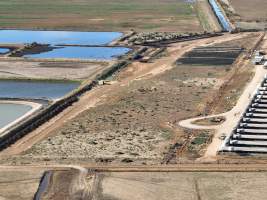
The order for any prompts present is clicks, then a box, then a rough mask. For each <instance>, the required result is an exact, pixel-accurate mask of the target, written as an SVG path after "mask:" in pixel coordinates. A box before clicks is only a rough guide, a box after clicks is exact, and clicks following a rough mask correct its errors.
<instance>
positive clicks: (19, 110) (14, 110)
mask: <svg viewBox="0 0 267 200" xmlns="http://www.w3.org/2000/svg"><path fill="white" fill-rule="evenodd" d="M31 109H32V107H31V106H29V105H23V104H12V103H0V129H1V128H3V127H4V126H6V125H8V124H9V123H11V122H13V121H15V120H16V119H18V118H20V117H22V116H23V115H25V114H26V113H27V112H29V111H30V110H31Z"/></svg>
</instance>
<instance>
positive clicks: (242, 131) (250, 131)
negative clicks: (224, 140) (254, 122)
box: [236, 129, 267, 135]
mask: <svg viewBox="0 0 267 200" xmlns="http://www.w3.org/2000/svg"><path fill="white" fill-rule="evenodd" d="M236 132H237V133H240V134H250V135H253V134H262V135H265V134H266V135H267V130H265V129H237V130H236Z"/></svg>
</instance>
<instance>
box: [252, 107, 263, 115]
mask: <svg viewBox="0 0 267 200" xmlns="http://www.w3.org/2000/svg"><path fill="white" fill-rule="evenodd" d="M249 112H253V113H266V114H267V109H261V108H250V109H249Z"/></svg>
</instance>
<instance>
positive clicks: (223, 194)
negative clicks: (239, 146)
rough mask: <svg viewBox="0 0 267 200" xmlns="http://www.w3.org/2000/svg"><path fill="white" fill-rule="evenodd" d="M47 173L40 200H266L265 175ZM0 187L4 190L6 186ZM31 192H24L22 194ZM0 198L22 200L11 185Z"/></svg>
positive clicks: (30, 175) (80, 171)
mask: <svg viewBox="0 0 267 200" xmlns="http://www.w3.org/2000/svg"><path fill="white" fill-rule="evenodd" d="M178 168H179V167H178ZM4 171H6V170H4ZM9 171H10V172H7V173H6V174H3V176H2V179H4V180H5V179H6V178H7V177H11V180H12V177H13V176H14V175H17V174H22V176H24V177H25V178H27V179H29V180H31V179H33V178H35V177H36V176H37V177H38V172H37V174H36V172H34V171H36V169H35V170H34V171H33V172H28V173H25V172H23V170H20V171H19V170H13V171H12V170H9ZM40 171H42V170H40ZM11 173H12V174H11ZM51 173H52V174H51V177H50V180H49V185H48V187H46V189H45V190H44V192H43V193H42V195H41V197H42V198H41V199H43V200H48V199H53V200H61V199H81V200H83V199H84V200H85V199H96V200H107V199H112V200H113V199H114V200H115V199H116V200H120V199H121V200H128V199H129V200H135V199H136V200H140V199H146V200H150V199H151V200H152V199H153V200H155V199H156V200H165V199H166V200H167V199H175V200H176V199H177V200H196V199H197V200H198V199H202V200H214V199H216V200H225V199H231V200H239V199H244V200H250V199H253V200H261V199H265V198H266V197H267V196H266V195H265V192H264V191H265V190H266V189H267V188H266V184H265V182H266V178H267V173H266V172H252V171H251V172H248V171H243V172H236V171H233V172H215V171H214V172H200V171H199V172H198V171H196V172H190V171H189V172H90V171H88V172H87V171H86V169H83V168H81V167H79V169H78V168H77V169H72V170H70V169H69V170H56V171H51ZM25 174H26V175H25ZM3 177H4V178H3ZM37 177H36V178H37ZM37 179H38V178H37ZM11 183H12V184H14V183H13V182H12V181H11ZM1 184H2V185H4V187H5V186H6V184H7V183H6V182H2V183H1ZM16 184H18V183H16ZM1 189H2V188H1ZM1 189H0V190H1ZM237 191H238V192H237ZM32 193H33V192H32V191H29V190H24V193H23V194H28V195H29V196H30V195H32ZM10 194H12V196H11V195H10ZM1 195H2V196H3V197H6V199H8V200H9V199H10V200H11V199H12V200H13V199H14V200H16V199H24V198H23V196H22V198H19V195H20V194H19V190H17V188H15V187H13V185H11V187H9V190H8V191H7V190H3V191H2V192H1Z"/></svg>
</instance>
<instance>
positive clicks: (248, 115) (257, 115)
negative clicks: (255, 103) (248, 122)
mask: <svg viewBox="0 0 267 200" xmlns="http://www.w3.org/2000/svg"><path fill="white" fill-rule="evenodd" d="M245 116H246V117H253V118H267V114H261V113H246V114H245Z"/></svg>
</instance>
